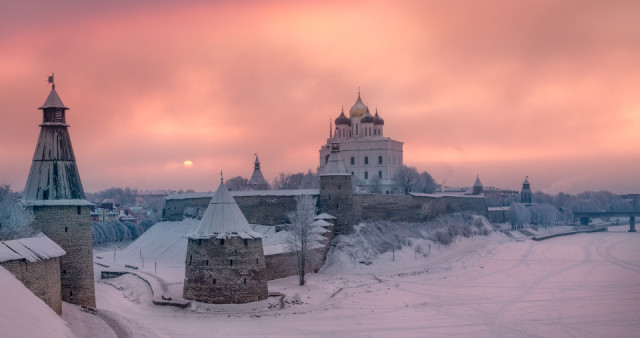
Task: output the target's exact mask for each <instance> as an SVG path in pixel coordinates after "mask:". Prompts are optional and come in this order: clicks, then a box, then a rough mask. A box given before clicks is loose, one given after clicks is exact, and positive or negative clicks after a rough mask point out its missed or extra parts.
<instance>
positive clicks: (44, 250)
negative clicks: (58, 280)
mask: <svg viewBox="0 0 640 338" xmlns="http://www.w3.org/2000/svg"><path fill="white" fill-rule="evenodd" d="M64 254H66V252H65V251H64V250H63V249H62V248H61V247H60V246H59V245H58V244H56V243H55V242H54V241H52V240H51V239H50V238H49V237H47V236H45V235H44V234H43V233H39V234H37V235H36V236H34V237H29V238H20V239H14V240H11V241H4V242H0V262H6V261H12V260H16V259H26V260H27V261H28V262H29V263H33V262H37V261H40V260H43V259H49V258H54V257H60V256H63V255H64Z"/></svg>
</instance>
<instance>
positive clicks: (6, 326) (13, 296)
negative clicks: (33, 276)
mask: <svg viewBox="0 0 640 338" xmlns="http://www.w3.org/2000/svg"><path fill="white" fill-rule="evenodd" d="M0 285H2V292H0V328H1V329H0V335H1V336H3V337H73V334H72V333H71V330H70V329H69V328H68V327H67V326H66V323H65V322H64V320H62V319H61V318H60V317H59V316H58V315H57V314H56V313H55V312H54V311H53V310H52V309H51V308H49V307H48V306H47V305H46V304H45V303H44V302H43V301H42V300H40V299H39V298H38V297H36V296H35V295H34V294H33V293H31V291H29V290H28V289H27V288H26V287H25V286H24V285H22V283H21V282H20V281H18V280H17V279H16V278H15V277H14V276H13V275H12V274H11V273H10V272H9V271H7V270H5V269H4V268H3V267H0Z"/></svg>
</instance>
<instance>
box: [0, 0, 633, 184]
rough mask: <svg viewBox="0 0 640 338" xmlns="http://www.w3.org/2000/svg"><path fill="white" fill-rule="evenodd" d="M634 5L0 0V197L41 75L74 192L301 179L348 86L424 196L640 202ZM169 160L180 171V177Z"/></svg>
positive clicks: (31, 123) (24, 151)
mask: <svg viewBox="0 0 640 338" xmlns="http://www.w3.org/2000/svg"><path fill="white" fill-rule="evenodd" d="M638 17H640V3H638V2H637V1H607V2H596V1H564V2H562V3H559V2H557V1H544V0H543V1H518V2H514V1H468V2H452V3H445V2H442V1H402V2H369V1H361V2H350V3H343V2H340V1H328V2H322V3H315V2H290V1H246V2H228V1H217V2H209V1H188V2H173V1H159V2H158V1H150V0H142V1H137V2H129V1H122V0H118V1H113V2H109V3H104V4H99V3H85V2H78V1H70V0H69V1H60V2H55V3H51V2H47V1H30V2H10V3H7V4H4V5H3V11H2V13H0V45H1V46H3V47H2V53H0V75H1V78H2V79H3V81H2V82H0V102H2V103H3V104H4V107H3V113H2V119H3V122H2V123H1V124H0V162H1V163H2V167H1V170H0V183H7V184H11V185H12V188H13V189H14V190H22V189H23V188H24V183H25V180H26V178H27V174H28V171H29V167H30V165H31V158H32V156H33V151H34V148H35V144H36V140H37V137H38V133H39V127H38V124H39V123H40V122H41V112H40V111H39V110H37V107H39V106H40V105H41V104H42V103H43V102H44V100H45V98H46V96H47V95H48V93H49V90H50V86H49V85H48V84H47V82H46V79H47V76H48V75H49V74H50V73H51V72H54V73H55V74H56V76H55V80H56V89H57V90H58V93H59V94H60V96H61V98H62V100H63V102H64V103H65V105H66V106H68V107H70V108H71V110H70V111H69V112H68V113H67V121H68V123H69V124H70V125H71V128H70V133H71V138H72V142H73V145H74V151H75V155H76V159H77V162H78V167H79V170H80V175H81V177H82V182H83V185H84V188H85V190H86V191H97V190H101V189H105V188H108V187H112V186H115V187H124V186H131V187H136V188H140V189H195V190H197V191H206V190H214V189H215V187H216V184H217V182H218V180H219V173H220V170H223V171H224V176H225V177H229V178H230V177H233V176H237V175H242V176H244V177H249V176H250V175H251V171H252V167H253V160H254V157H253V154H254V153H258V154H259V155H260V159H261V162H262V164H263V167H262V169H263V173H264V174H265V178H266V179H267V180H269V181H271V180H273V178H274V177H275V176H276V174H277V173H279V172H298V171H306V170H308V169H312V170H315V168H316V167H317V165H318V158H319V155H318V149H319V147H320V145H321V144H323V143H324V142H325V141H326V138H327V137H328V134H329V121H330V120H333V119H335V118H336V117H337V116H338V115H339V113H340V110H341V107H344V109H345V111H348V109H349V107H351V105H352V104H353V103H354V102H355V99H356V96H357V90H358V87H360V88H361V92H362V98H363V100H364V101H365V103H366V104H367V105H369V107H370V108H371V109H375V107H377V108H378V111H379V112H380V114H381V116H382V117H383V118H384V119H385V134H386V136H389V137H391V138H394V139H397V140H399V141H402V142H404V162H405V164H407V165H410V166H416V167H417V168H418V169H419V170H427V171H428V172H430V173H431V174H432V175H433V177H434V178H435V179H436V181H438V182H439V183H444V184H446V185H451V186H470V185H472V184H473V181H474V180H475V175H476V174H479V175H480V178H481V180H482V182H483V183H484V185H485V186H497V187H502V188H511V189H519V188H520V187H521V183H522V181H523V179H524V177H525V176H529V177H530V181H531V184H532V189H533V190H534V191H544V192H547V193H556V192H559V191H564V192H570V193H576V192H580V191H585V190H602V189H605V190H610V191H613V192H616V193H634V192H635V193H639V192H640V178H639V176H640V175H638V172H639V171H640V147H638V144H640V101H639V98H640V67H638V60H640V44H638V43H637V42H638V40H637V38H638V36H640V21H639V20H637V18H638ZM185 161H191V164H189V165H186V164H185Z"/></svg>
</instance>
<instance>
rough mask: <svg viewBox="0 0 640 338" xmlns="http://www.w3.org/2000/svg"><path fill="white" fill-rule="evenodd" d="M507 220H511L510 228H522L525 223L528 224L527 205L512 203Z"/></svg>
mask: <svg viewBox="0 0 640 338" xmlns="http://www.w3.org/2000/svg"><path fill="white" fill-rule="evenodd" d="M508 215H509V221H510V222H511V229H520V228H523V227H524V225H525V224H528V223H529V222H530V219H531V214H530V213H529V210H528V209H527V207H525V206H524V204H522V203H514V204H512V205H511V207H510V208H509V212H508Z"/></svg>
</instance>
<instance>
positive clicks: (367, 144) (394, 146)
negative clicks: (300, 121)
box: [318, 93, 403, 194]
mask: <svg viewBox="0 0 640 338" xmlns="http://www.w3.org/2000/svg"><path fill="white" fill-rule="evenodd" d="M332 143H338V144H339V147H340V153H341V155H342V159H343V161H344V165H345V167H346V169H347V172H348V173H350V174H351V175H352V178H353V182H354V183H355V184H357V185H358V187H360V188H361V189H364V190H367V191H370V192H373V193H382V194H389V193H391V192H392V190H393V185H394V182H393V176H394V174H395V173H396V170H398V169H399V168H400V167H402V164H403V159H402V145H403V143H402V142H399V141H396V140H393V139H391V138H389V137H385V136H384V120H383V119H382V117H380V115H379V114H378V111H377V109H376V113H375V115H371V112H370V111H369V107H367V106H366V105H365V104H364V103H363V102H362V98H361V97H360V93H358V98H357V100H356V103H355V104H354V105H353V106H352V107H351V109H349V117H347V116H345V114H344V111H342V112H341V113H340V116H338V118H336V119H335V130H333V131H332V134H331V135H329V139H327V142H326V144H324V145H322V146H321V147H320V165H319V167H318V172H321V173H322V172H324V168H325V165H326V164H327V162H328V161H329V155H330V154H331V144H332Z"/></svg>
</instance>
